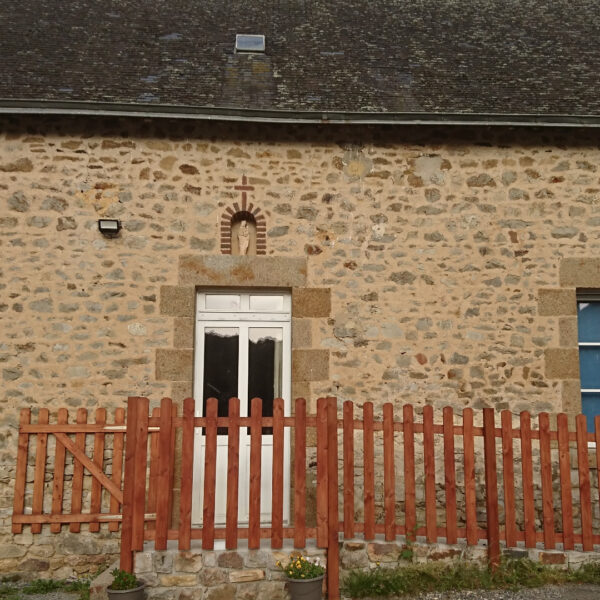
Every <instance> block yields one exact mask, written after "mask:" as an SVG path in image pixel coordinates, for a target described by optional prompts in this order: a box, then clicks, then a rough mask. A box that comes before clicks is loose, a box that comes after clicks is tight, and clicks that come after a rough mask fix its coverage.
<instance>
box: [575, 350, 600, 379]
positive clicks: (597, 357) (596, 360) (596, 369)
mask: <svg viewBox="0 0 600 600" xmlns="http://www.w3.org/2000/svg"><path fill="white" fill-rule="evenodd" d="M579 370H580V371H581V387H582V388H583V389H600V348H599V347H596V346H580V347H579Z"/></svg>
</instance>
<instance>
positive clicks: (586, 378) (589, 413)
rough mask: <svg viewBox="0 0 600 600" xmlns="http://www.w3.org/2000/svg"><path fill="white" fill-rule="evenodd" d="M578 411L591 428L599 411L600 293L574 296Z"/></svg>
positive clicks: (590, 429)
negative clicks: (579, 382)
mask: <svg viewBox="0 0 600 600" xmlns="http://www.w3.org/2000/svg"><path fill="white" fill-rule="evenodd" d="M577 330H578V340H579V372H580V376H581V411H582V413H583V414H584V415H585V416H586V417H587V426H588V431H589V432H593V431H594V418H595V417H596V415H600V297H599V296H597V295H595V296H586V295H580V296H578V298H577Z"/></svg>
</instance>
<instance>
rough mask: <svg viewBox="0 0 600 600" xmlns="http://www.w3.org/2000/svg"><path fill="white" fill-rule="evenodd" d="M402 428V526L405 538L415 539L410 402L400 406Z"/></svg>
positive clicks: (413, 437)
mask: <svg viewBox="0 0 600 600" xmlns="http://www.w3.org/2000/svg"><path fill="white" fill-rule="evenodd" d="M402 418H403V420H402V423H403V429H404V506H405V509H404V510H405V515H404V528H405V533H406V539H407V540H409V541H413V542H414V541H415V540H416V539H417V536H416V529H417V509H416V492H415V432H414V426H415V425H414V412H413V407H412V405H410V404H405V405H404V406H403V407H402Z"/></svg>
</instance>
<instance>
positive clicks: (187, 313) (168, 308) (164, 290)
mask: <svg viewBox="0 0 600 600" xmlns="http://www.w3.org/2000/svg"><path fill="white" fill-rule="evenodd" d="M195 305H196V291H195V289H194V288H193V287H192V286H179V285H163V286H161V288H160V313H161V314H162V315H167V316H170V317H189V318H192V317H193V316H194V307H195Z"/></svg>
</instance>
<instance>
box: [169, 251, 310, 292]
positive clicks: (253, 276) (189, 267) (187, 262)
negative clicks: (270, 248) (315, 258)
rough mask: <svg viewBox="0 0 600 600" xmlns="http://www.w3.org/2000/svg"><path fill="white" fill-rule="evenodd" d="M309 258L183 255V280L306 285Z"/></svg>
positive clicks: (208, 283)
mask: <svg viewBox="0 0 600 600" xmlns="http://www.w3.org/2000/svg"><path fill="white" fill-rule="evenodd" d="M306 274H307V269H306V259H305V258H287V257H283V256H228V255H222V256H182V257H181V258H180V259H179V283H180V284H181V285H184V286H185V285H192V286H228V287H230V286H240V287H281V288H294V287H303V286H304V285H306Z"/></svg>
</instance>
